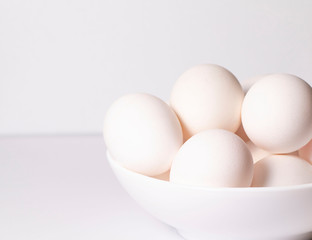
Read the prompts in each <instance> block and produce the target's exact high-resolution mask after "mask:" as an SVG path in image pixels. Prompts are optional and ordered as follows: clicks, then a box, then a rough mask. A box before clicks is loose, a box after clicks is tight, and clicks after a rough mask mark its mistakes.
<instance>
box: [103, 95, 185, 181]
mask: <svg viewBox="0 0 312 240" xmlns="http://www.w3.org/2000/svg"><path fill="white" fill-rule="evenodd" d="M103 136H104V141H105V143H106V146H107V149H108V151H109V153H110V154H111V155H112V157H113V158H114V159H115V160H116V161H118V162H120V163H121V164H122V165H123V166H124V167H126V168H128V169H130V170H133V171H136V172H138V173H142V174H145V175H148V176H154V175H159V174H161V173H164V172H166V171H168V170H169V168H170V166H171V163H172V160H173V158H174V156H175V154H176V153H177V151H178V150H179V148H180V146H181V145H182V143H183V136H182V129H181V125H180V123H179V120H178V118H177V116H176V115H175V113H174V112H173V110H172V109H171V108H170V107H169V106H168V105H167V104H166V103H165V102H163V101H162V100H160V99H159V98H157V97H154V96H152V95H149V94H143V93H138V94H129V95H126V96H123V97H121V98H119V99H118V100H117V101H116V102H114V103H113V104H112V106H111V107H110V108H109V110H108V112H107V114H106V116H105V120H104V129H103Z"/></svg>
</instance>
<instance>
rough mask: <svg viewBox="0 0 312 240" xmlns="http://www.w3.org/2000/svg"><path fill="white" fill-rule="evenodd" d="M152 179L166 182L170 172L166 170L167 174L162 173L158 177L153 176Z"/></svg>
mask: <svg viewBox="0 0 312 240" xmlns="http://www.w3.org/2000/svg"><path fill="white" fill-rule="evenodd" d="M154 178H156V179H158V180H163V181H167V182H168V181H169V178H170V170H168V171H167V172H164V173H162V174H160V175H157V176H154Z"/></svg>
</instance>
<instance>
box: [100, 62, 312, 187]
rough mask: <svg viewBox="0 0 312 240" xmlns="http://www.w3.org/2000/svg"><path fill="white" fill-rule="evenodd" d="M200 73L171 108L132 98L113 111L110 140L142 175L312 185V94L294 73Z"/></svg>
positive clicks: (179, 180) (209, 183) (207, 182)
mask: <svg viewBox="0 0 312 240" xmlns="http://www.w3.org/2000/svg"><path fill="white" fill-rule="evenodd" d="M248 85H250V86H248V87H246V88H244V89H243V88H242V86H241V85H240V83H239V82H238V80H237V79H236V77H235V76H234V75H233V74H232V73H231V72H230V71H228V70H227V69H225V68H223V67H221V66H218V65H213V64H203V65H198V66H195V67H193V68H191V69H189V70H187V71H186V72H184V73H183V74H182V75H181V76H180V77H179V79H178V80H177V81H176V83H175V85H174V87H173V89H172V92H171V96H170V102H169V104H168V103H166V102H164V101H162V100H161V99H159V98H157V97H155V96H152V95H150V94H144V93H137V94H129V95H125V96H123V97H121V98H119V99H118V100H117V101H115V102H114V103H113V104H112V105H111V107H110V108H109V110H108V112H107V114H106V116H105V120H104V129H103V135H104V141H105V144H106V146H107V149H108V151H109V153H110V155H111V156H112V158H113V159H114V160H115V161H117V162H118V163H119V164H121V165H122V166H123V167H125V168H127V169H129V170H132V171H135V172H137V173H140V174H144V175H147V176H151V177H155V178H158V179H163V180H168V181H170V182H173V183H176V184H184V185H190V186H201V187H250V186H251V187H275V186H287V185H298V184H306V183H311V182H312V141H311V139H312V88H311V87H310V85H309V84H307V83H306V82H305V81H304V80H302V79H300V78H299V77H296V76H294V75H290V74H269V75H262V76H258V77H256V78H253V79H251V81H249V82H248Z"/></svg>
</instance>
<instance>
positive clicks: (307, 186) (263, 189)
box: [106, 150, 312, 192]
mask: <svg viewBox="0 0 312 240" xmlns="http://www.w3.org/2000/svg"><path fill="white" fill-rule="evenodd" d="M106 157H107V161H108V162H109V164H110V165H111V167H114V168H118V169H120V170H121V171H123V172H126V173H127V174H130V175H133V176H136V177H139V178H143V179H145V180H147V181H150V182H154V183H157V184H166V185H168V186H176V187H179V188H181V187H182V188H185V189H190V190H196V189H197V190H201V191H215V192H220V191H221V192H222V191H226V192H229V191H231V192H232V191H233V192H275V191H293V190H304V189H311V190H312V183H306V184H300V185H291V186H279V187H218V188H217V187H216V188H213V187H201V186H189V185H183V184H178V183H173V182H170V181H166V180H161V179H157V178H155V177H152V176H146V175H144V174H141V173H138V172H135V171H132V170H129V169H127V168H125V167H123V166H122V165H121V164H119V163H118V162H117V161H116V160H114V158H113V157H112V156H111V154H110V153H109V151H108V150H106Z"/></svg>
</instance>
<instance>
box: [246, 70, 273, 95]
mask: <svg viewBox="0 0 312 240" xmlns="http://www.w3.org/2000/svg"><path fill="white" fill-rule="evenodd" d="M266 76H269V74H261V75H257V76H253V77H251V78H247V79H246V80H244V81H242V82H241V85H242V88H243V91H244V93H245V94H246V93H247V92H248V90H249V89H250V88H251V87H252V85H254V84H255V83H256V82H258V81H259V80H260V79H262V78H264V77H266Z"/></svg>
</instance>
